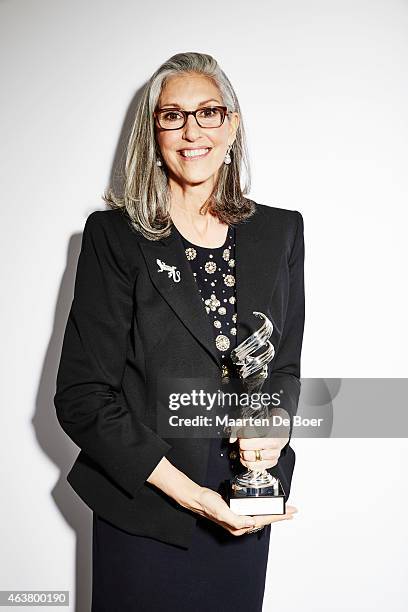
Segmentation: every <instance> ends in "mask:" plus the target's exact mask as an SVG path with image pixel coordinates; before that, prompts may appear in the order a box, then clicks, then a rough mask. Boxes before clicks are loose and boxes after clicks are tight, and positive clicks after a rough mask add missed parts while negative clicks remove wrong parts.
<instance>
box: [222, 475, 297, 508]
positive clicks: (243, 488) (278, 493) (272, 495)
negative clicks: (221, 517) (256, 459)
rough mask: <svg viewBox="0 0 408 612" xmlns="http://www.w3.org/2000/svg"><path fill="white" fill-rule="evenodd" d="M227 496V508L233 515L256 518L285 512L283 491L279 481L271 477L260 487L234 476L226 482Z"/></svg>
mask: <svg viewBox="0 0 408 612" xmlns="http://www.w3.org/2000/svg"><path fill="white" fill-rule="evenodd" d="M269 476H270V475H269ZM227 495H228V503H229V507H230V508H231V510H232V511H233V512H235V514H239V515H245V516H258V515H262V514H285V512H286V504H285V491H284V490H283V487H282V484H281V482H280V480H279V479H278V478H275V477H272V476H271V481H270V483H269V484H262V485H257V484H255V483H251V482H245V478H242V477H240V476H236V477H235V478H234V479H233V480H229V481H228V487H227Z"/></svg>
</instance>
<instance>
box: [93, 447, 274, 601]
mask: <svg viewBox="0 0 408 612" xmlns="http://www.w3.org/2000/svg"><path fill="white" fill-rule="evenodd" d="M228 445H229V442H228V440H218V439H215V440H212V443H211V451H210V452H211V455H210V457H211V460H210V461H209V468H208V473H207V479H206V483H205V484H206V486H208V487H210V488H212V489H214V490H216V491H219V492H221V489H220V483H222V482H223V481H224V480H225V479H229V478H232V476H233V475H234V474H235V473H236V469H234V468H233V467H232V464H231V462H230V460H229V456H228V450H229V448H228ZM238 464H239V462H238ZM239 465H240V468H239V471H241V470H243V469H244V468H243V466H242V465H241V464H239ZM270 529H271V528H270V525H268V526H266V527H265V528H264V529H263V530H262V531H259V532H255V533H253V534H245V535H243V536H239V537H237V536H233V535H231V534H230V533H229V532H228V531H226V530H225V529H224V528H222V527H220V526H219V525H217V524H216V523H214V522H213V521H210V520H208V519H205V518H204V517H199V518H198V520H197V525H196V530H195V532H194V536H193V539H192V543H191V546H190V548H189V549H188V550H186V549H184V548H181V547H178V546H172V545H171V544H167V543H164V542H160V541H158V540H155V539H153V538H148V537H143V536H138V535H134V534H130V533H128V532H126V531H123V530H121V529H119V528H117V527H115V526H114V525H112V524H111V523H109V522H108V521H106V520H104V519H103V518H101V517H100V516H98V515H97V514H96V513H94V515H93V546H92V553H93V558H92V570H93V581H92V610H91V612H113V611H114V610H117V611H118V612H181V611H184V610H194V611H195V612H204V611H205V612H208V610H211V609H213V610H222V611H223V612H241V611H242V612H261V610H262V601H263V596H264V589H265V577H266V569H267V562H268V551H269V540H270Z"/></svg>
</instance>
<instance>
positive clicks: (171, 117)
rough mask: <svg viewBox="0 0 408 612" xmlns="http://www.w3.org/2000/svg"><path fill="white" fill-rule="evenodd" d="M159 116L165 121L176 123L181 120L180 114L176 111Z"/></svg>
mask: <svg viewBox="0 0 408 612" xmlns="http://www.w3.org/2000/svg"><path fill="white" fill-rule="evenodd" d="M161 116H162V118H163V119H164V120H165V121H177V120H179V119H181V117H182V114H181V113H178V112H177V111H167V112H166V111H165V112H163V113H162V115H161Z"/></svg>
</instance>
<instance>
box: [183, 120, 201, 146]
mask: <svg viewBox="0 0 408 612" xmlns="http://www.w3.org/2000/svg"><path fill="white" fill-rule="evenodd" d="M184 135H185V137H186V138H187V139H188V140H195V139H196V138H197V137H198V136H199V135H200V126H199V125H198V123H197V121H196V120H195V117H193V115H188V116H187V122H186V125H185V126H184Z"/></svg>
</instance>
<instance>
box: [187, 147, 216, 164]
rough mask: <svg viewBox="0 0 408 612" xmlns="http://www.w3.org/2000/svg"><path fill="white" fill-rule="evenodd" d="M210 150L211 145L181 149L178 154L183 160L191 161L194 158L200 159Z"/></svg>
mask: <svg viewBox="0 0 408 612" xmlns="http://www.w3.org/2000/svg"><path fill="white" fill-rule="evenodd" d="M210 151H211V147H197V148H195V149H181V150H180V151H179V154H180V156H181V157H182V158H183V160H185V161H192V160H194V159H202V158H203V157H206V156H207V155H208V154H209V153H210Z"/></svg>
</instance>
